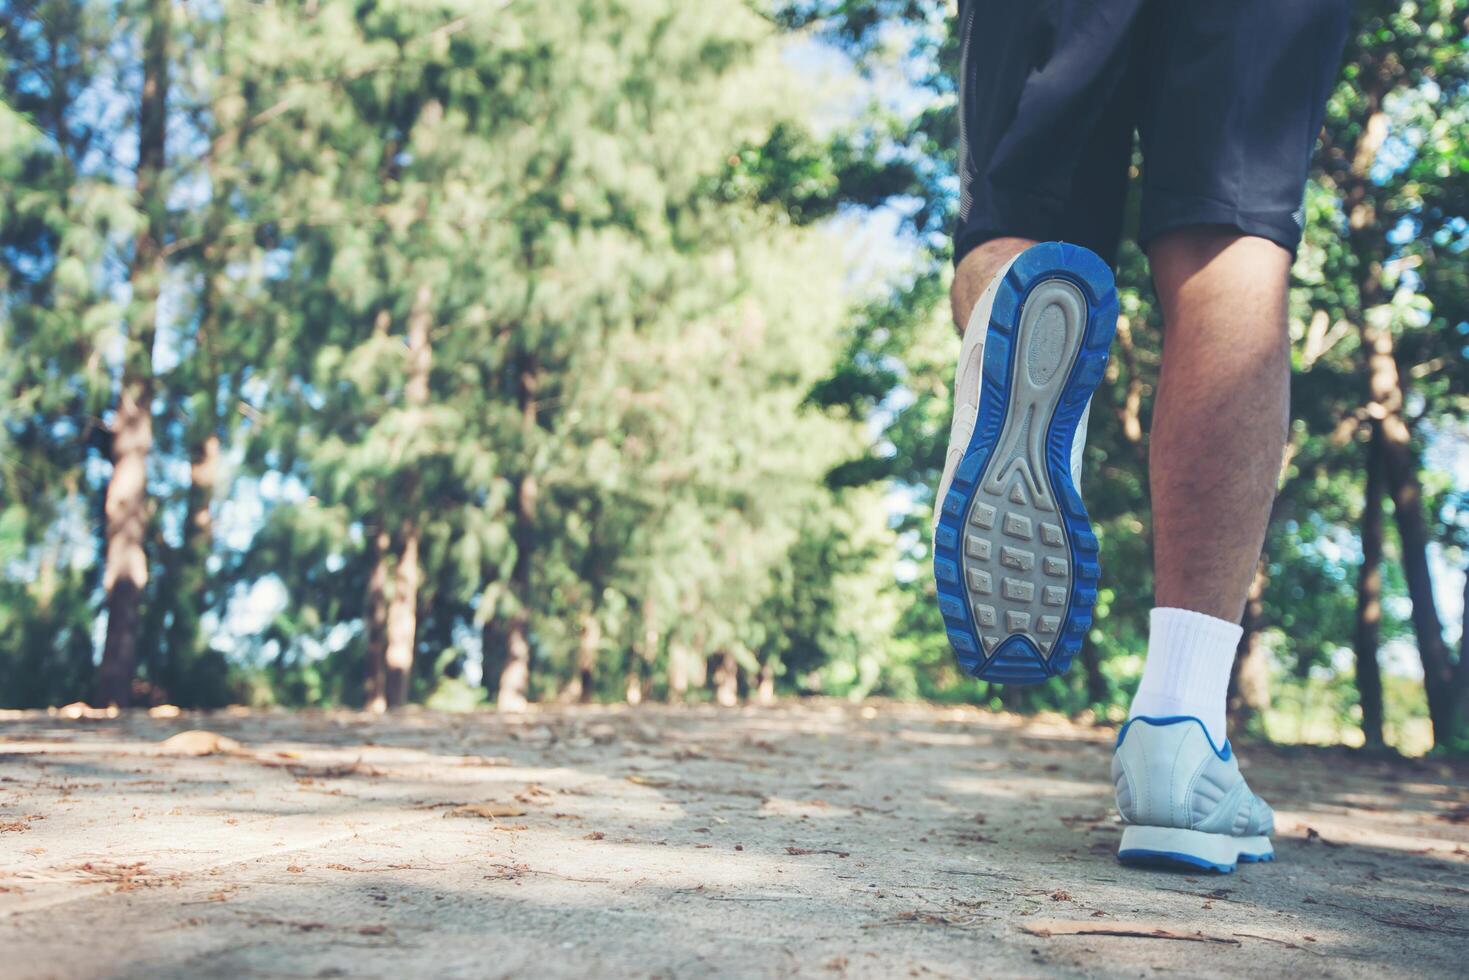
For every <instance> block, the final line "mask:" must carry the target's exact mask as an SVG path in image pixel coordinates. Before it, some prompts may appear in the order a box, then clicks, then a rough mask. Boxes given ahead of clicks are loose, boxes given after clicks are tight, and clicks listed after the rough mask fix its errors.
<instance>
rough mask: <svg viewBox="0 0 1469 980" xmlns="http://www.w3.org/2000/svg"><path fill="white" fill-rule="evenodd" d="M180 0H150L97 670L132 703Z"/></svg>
mask: <svg viewBox="0 0 1469 980" xmlns="http://www.w3.org/2000/svg"><path fill="white" fill-rule="evenodd" d="M172 7H173V3H172V0H149V2H148V31H147V36H146V38H145V39H144V42H143V90H142V98H141V101H140V103H139V110H138V166H137V197H138V205H139V207H140V209H141V210H142V212H143V214H144V216H145V222H144V226H143V229H142V230H141V231H140V232H139V233H138V236H137V239H136V241H135V243H134V249H133V261H132V267H131V269H130V270H129V276H128V278H129V282H130V284H131V286H132V301H131V303H130V309H129V315H128V328H129V329H128V337H127V340H126V346H125V348H124V352H123V372H122V391H121V393H120V396H119V398H118V405H117V412H116V415H115V416H114V418H113V423H112V476H111V478H110V479H109V480H108V481H107V495H106V500H105V505H104V507H105V512H106V539H107V547H106V559H105V564H104V567H103V573H102V587H103V588H104V589H105V590H106V592H107V638H106V642H105V643H104V644H103V648H102V664H101V666H100V668H99V669H98V671H97V700H98V702H100V703H102V704H117V705H119V706H126V705H127V704H128V703H129V702H130V701H131V698H132V683H133V672H134V670H135V669H136V666H137V660H138V630H139V626H140V624H141V621H142V615H141V613H142V610H141V604H142V600H143V590H144V589H145V588H146V587H147V584H148V555H147V551H146V549H145V548H144V545H143V542H144V537H145V535H146V534H147V528H148V521H149V518H150V516H151V515H150V513H149V511H150V501H149V499H148V457H149V455H150V454H151V453H152V450H153V337H154V332H155V329H156V320H157V317H158V293H159V290H160V288H161V286H162V283H163V274H164V257H163V238H164V234H165V222H166V221H167V216H168V209H167V196H166V189H165V188H164V187H163V167H164V135H165V132H166V130H167V114H168V53H169V40H170V34H171V32H172V25H171V24H170V15H171V13H172Z"/></svg>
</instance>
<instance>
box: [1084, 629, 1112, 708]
mask: <svg viewBox="0 0 1469 980" xmlns="http://www.w3.org/2000/svg"><path fill="white" fill-rule="evenodd" d="M1081 666H1082V669H1083V670H1085V671H1086V699H1087V701H1089V702H1090V703H1091V704H1092V705H1105V704H1106V703H1107V701H1108V698H1107V677H1106V675H1104V674H1103V673H1102V661H1101V658H1100V657H1098V656H1097V648H1096V645H1095V644H1093V643H1092V641H1091V640H1083V641H1082V643H1081Z"/></svg>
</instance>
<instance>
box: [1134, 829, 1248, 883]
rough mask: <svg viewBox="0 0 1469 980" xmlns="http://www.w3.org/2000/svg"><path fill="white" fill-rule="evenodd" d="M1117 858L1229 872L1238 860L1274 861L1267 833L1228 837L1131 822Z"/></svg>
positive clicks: (1163, 865)
mask: <svg viewBox="0 0 1469 980" xmlns="http://www.w3.org/2000/svg"><path fill="white" fill-rule="evenodd" d="M1117 860H1119V861H1121V862H1122V863H1123V864H1131V865H1139V866H1144V867H1163V868H1174V869H1177V870H1181V871H1217V872H1218V873H1219V874H1226V875H1227V874H1229V873H1230V872H1231V871H1233V870H1234V869H1235V867H1236V866H1237V864H1238V862H1240V861H1244V862H1245V863H1246V864H1250V863H1254V862H1259V861H1274V860H1275V848H1274V847H1273V846H1271V844H1270V838H1268V837H1231V836H1230V835H1228V834H1206V833H1203V832H1202V831H1198V830H1183V829H1181V828H1178V827H1142V826H1136V825H1134V826H1130V827H1125V828H1123V830H1122V844H1121V846H1120V847H1119V848H1118V849H1117Z"/></svg>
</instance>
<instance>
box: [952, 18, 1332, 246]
mask: <svg viewBox="0 0 1469 980" xmlns="http://www.w3.org/2000/svg"><path fill="white" fill-rule="evenodd" d="M1349 7H1350V0H962V2H961V4H960V10H959V30H960V32H961V35H960V36H961V43H962V45H963V58H962V67H961V68H960V72H961V75H960V80H959V113H960V116H959V118H960V130H959V132H960V184H961V197H960V205H959V223H958V228H957V230H956V233H955V240H954V261H955V262H956V263H957V262H958V261H959V260H960V259H962V258H963V257H964V255H965V254H966V253H967V252H968V251H969V250H970V249H972V248H974V246H976V245H978V244H979V243H981V242H983V241H986V240H988V239H991V238H998V237H1002V236H1016V237H1022V238H1032V239H1035V240H1037V241H1053V240H1055V241H1067V242H1074V243H1076V244H1080V245H1085V246H1087V247H1088V248H1090V249H1092V250H1093V251H1095V252H1097V253H1098V254H1099V255H1101V256H1102V257H1103V258H1104V259H1106V260H1107V261H1108V262H1113V261H1115V258H1116V253H1117V244H1118V241H1119V239H1120V238H1121V234H1122V215H1123V205H1124V201H1125V198H1126V195H1127V184H1128V179H1127V178H1128V169H1129V166H1130V164H1131V162H1132V148H1133V132H1134V130H1136V131H1137V133H1138V134H1139V135H1140V137H1141V140H1142V151H1143V174H1142V184H1143V187H1142V215H1141V224H1140V227H1139V231H1138V239H1139V242H1140V244H1142V245H1143V247H1144V248H1146V247H1147V244H1148V243H1149V242H1150V241H1151V240H1152V239H1154V238H1156V237H1157V236H1158V235H1160V234H1162V233H1163V232H1166V231H1169V230H1171V229H1174V228H1179V227H1184V226H1190V225H1225V226H1229V227H1233V228H1237V229H1239V230H1240V231H1242V232H1244V233H1246V234H1249V235H1259V236H1261V237H1263V238H1268V239H1270V240H1271V241H1274V242H1278V243H1279V244H1280V245H1282V246H1284V247H1285V248H1287V249H1289V250H1291V251H1292V252H1294V251H1295V248H1296V246H1297V245H1298V244H1299V243H1300V238H1301V226H1302V223H1303V210H1302V207H1301V202H1302V194H1303V193H1304V190H1305V182H1306V171H1307V167H1308V166H1309V164H1310V159H1311V151H1312V148H1313V147H1314V145H1315V143H1316V136H1317V134H1318V132H1319V131H1320V129H1321V117H1322V113H1323V111H1324V106H1325V103H1326V97H1327V95H1328V94H1329V92H1330V91H1331V87H1332V84H1333V82H1334V81H1335V78H1336V73H1337V68H1338V66H1339V63H1340V61H1341V52H1342V46H1343V44H1344V43H1345V40H1346V32H1347V19H1348V14H1349Z"/></svg>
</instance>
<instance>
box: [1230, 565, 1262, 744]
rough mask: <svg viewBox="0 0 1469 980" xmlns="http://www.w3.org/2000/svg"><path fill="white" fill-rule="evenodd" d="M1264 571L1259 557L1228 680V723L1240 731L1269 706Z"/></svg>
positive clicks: (1241, 620) (1246, 601) (1246, 600)
mask: <svg viewBox="0 0 1469 980" xmlns="http://www.w3.org/2000/svg"><path fill="white" fill-rule="evenodd" d="M1265 569H1266V558H1265V557H1264V556H1261V558H1260V563H1259V564H1258V565H1256V566H1255V577H1254V579H1252V580H1251V582H1250V592H1249V595H1248V597H1247V598H1246V599H1245V611H1244V615H1243V616H1242V617H1241V618H1240V626H1241V627H1242V628H1243V630H1244V632H1243V633H1242V634H1241V635H1240V638H1239V646H1238V647H1236V649H1235V655H1234V667H1233V668H1232V670H1231V673H1230V677H1229V721H1230V725H1231V727H1234V728H1243V727H1244V726H1245V725H1247V724H1249V723H1250V722H1251V721H1253V720H1254V719H1257V718H1260V717H1261V716H1262V715H1263V714H1264V712H1265V711H1266V710H1267V709H1268V708H1269V707H1270V651H1269V650H1268V649H1266V647H1265V643H1264V640H1263V638H1262V636H1261V633H1260V631H1261V629H1262V628H1263V627H1264V625H1265V622H1264V620H1265V587H1266V586H1267V585H1269V584H1270V576H1269V573H1267V572H1266V570H1265Z"/></svg>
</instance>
